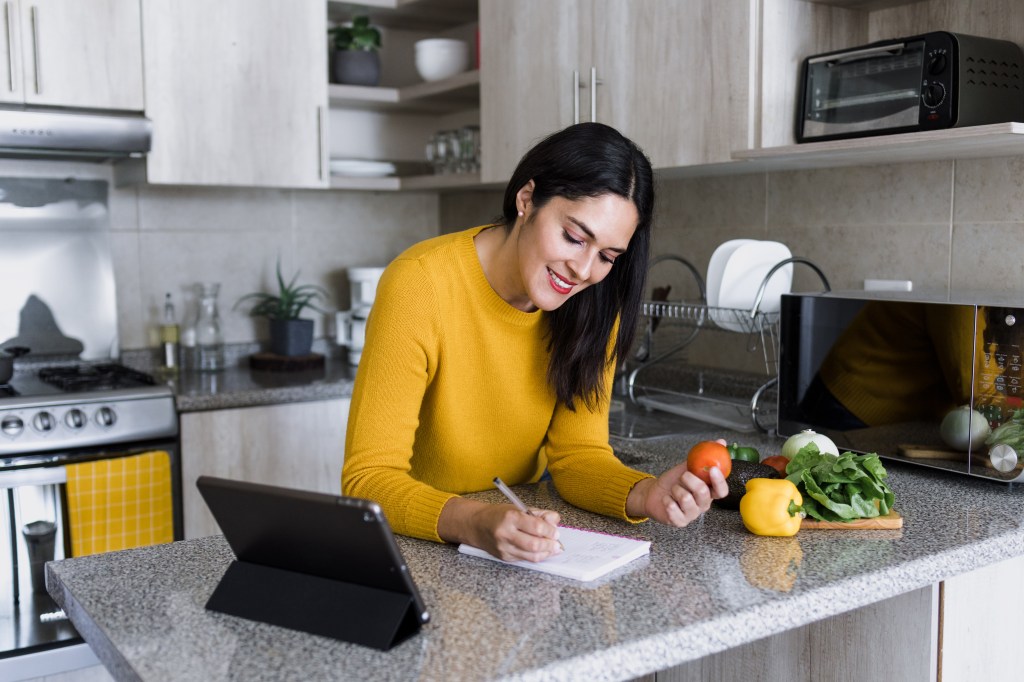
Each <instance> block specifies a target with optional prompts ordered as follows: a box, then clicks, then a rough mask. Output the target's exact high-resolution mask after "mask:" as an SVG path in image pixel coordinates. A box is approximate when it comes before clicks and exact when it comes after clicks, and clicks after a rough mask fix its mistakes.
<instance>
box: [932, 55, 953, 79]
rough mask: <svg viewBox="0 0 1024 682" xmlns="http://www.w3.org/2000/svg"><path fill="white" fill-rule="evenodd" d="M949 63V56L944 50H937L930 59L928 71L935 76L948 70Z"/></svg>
mask: <svg viewBox="0 0 1024 682" xmlns="http://www.w3.org/2000/svg"><path fill="white" fill-rule="evenodd" d="M948 65H949V58H948V57H947V56H946V54H945V53H944V52H936V53H935V54H933V55H932V56H931V59H929V60H928V73H930V74H931V75H933V76H938V75H939V74H940V73H942V72H943V71H945V70H946V66H948Z"/></svg>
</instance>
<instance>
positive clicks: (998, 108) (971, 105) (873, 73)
mask: <svg viewBox="0 0 1024 682" xmlns="http://www.w3.org/2000/svg"><path fill="white" fill-rule="evenodd" d="M1022 69H1024V54H1022V52H1021V48H1020V47H1018V46H1017V45H1016V44H1014V43H1011V42H1009V41H1005V40H995V39H992V38H979V37H976V36H968V35H963V34H960V33H948V32H946V31H935V32H932V33H925V34H923V35H918V36H913V37H910V38H900V39H896V40H885V41H881V42H877V43H872V44H871V45H867V46H863V47H855V48H850V49H845V50H839V51H836V52H829V53H827V54H819V55H815V56H812V57H808V58H807V59H805V60H804V62H803V70H802V79H801V83H802V87H801V88H800V102H799V103H798V106H797V112H798V113H797V126H796V127H797V129H796V138H797V141H799V142H811V141H816V140H834V139H841V138H850V137H862V136H866V135H882V134H886V133H899V132H911V131H916V130H939V129H944V128H954V127H964V126H973V125H982V124H986V123H1002V122H1006V121H1022V120H1024V92H1022V86H1024V83H1022V80H1021V79H1022V77H1024V74H1022Z"/></svg>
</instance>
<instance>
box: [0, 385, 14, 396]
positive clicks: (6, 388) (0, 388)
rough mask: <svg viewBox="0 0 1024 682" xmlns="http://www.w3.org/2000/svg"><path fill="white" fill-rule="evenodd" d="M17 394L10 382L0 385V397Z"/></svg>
mask: <svg viewBox="0 0 1024 682" xmlns="http://www.w3.org/2000/svg"><path fill="white" fill-rule="evenodd" d="M17 395H18V392H17V391H15V390H14V386H11V385H10V384H2V385H0V398H14V397H15V396H17Z"/></svg>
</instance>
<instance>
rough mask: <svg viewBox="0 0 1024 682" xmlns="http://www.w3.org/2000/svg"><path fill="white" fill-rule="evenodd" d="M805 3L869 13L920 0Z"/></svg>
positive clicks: (822, 0) (830, 0) (841, 0)
mask: <svg viewBox="0 0 1024 682" xmlns="http://www.w3.org/2000/svg"><path fill="white" fill-rule="evenodd" d="M806 2H810V3H813V4H815V5H830V6H832V7H842V8H844V9H859V10H865V11H868V12H870V11H873V10H876V9H888V8H889V7H899V6H900V5H911V4H913V3H915V2H921V0H806Z"/></svg>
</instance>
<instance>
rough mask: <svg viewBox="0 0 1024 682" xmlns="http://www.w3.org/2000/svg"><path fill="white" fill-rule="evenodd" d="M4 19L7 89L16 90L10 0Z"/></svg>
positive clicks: (6, 4)
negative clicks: (5, 23)
mask: <svg viewBox="0 0 1024 682" xmlns="http://www.w3.org/2000/svg"><path fill="white" fill-rule="evenodd" d="M4 21H5V22H7V25H6V26H5V28H6V29H7V89H8V90H10V91H11V92H14V21H13V20H12V19H11V3H10V2H5V3H4Z"/></svg>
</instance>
